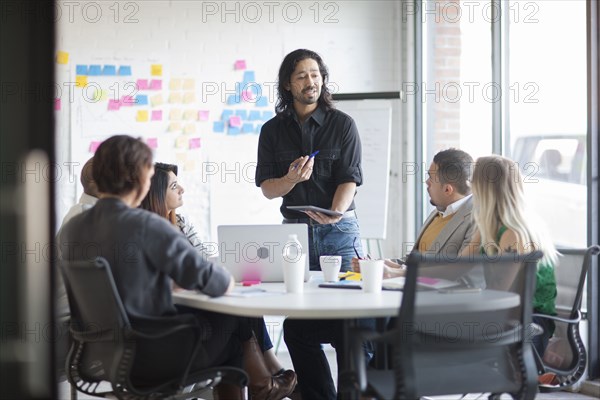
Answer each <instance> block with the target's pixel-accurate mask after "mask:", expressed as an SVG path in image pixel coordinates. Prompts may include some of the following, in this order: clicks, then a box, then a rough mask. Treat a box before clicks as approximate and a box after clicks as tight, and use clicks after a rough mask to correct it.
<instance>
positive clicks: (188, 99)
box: [183, 92, 196, 104]
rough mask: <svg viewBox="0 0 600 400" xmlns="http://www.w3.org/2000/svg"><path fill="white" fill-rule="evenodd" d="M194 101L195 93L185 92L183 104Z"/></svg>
mask: <svg viewBox="0 0 600 400" xmlns="http://www.w3.org/2000/svg"><path fill="white" fill-rule="evenodd" d="M195 101H196V93H194V92H186V93H185V94H184V95H183V102H184V103H185V104H190V103H193V102H195Z"/></svg>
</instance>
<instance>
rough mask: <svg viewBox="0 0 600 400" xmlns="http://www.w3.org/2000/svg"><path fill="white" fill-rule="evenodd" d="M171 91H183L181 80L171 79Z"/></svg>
mask: <svg viewBox="0 0 600 400" xmlns="http://www.w3.org/2000/svg"><path fill="white" fill-rule="evenodd" d="M169 90H181V79H171V80H170V81H169Z"/></svg>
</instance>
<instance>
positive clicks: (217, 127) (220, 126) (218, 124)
mask: <svg viewBox="0 0 600 400" xmlns="http://www.w3.org/2000/svg"><path fill="white" fill-rule="evenodd" d="M224 131H225V123H224V122H223V121H215V122H213V132H218V133H223V132H224Z"/></svg>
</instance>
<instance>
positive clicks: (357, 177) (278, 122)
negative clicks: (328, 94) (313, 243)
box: [255, 107, 362, 218]
mask: <svg viewBox="0 0 600 400" xmlns="http://www.w3.org/2000/svg"><path fill="white" fill-rule="evenodd" d="M316 150H319V154H317V155H316V156H315V164H314V169H313V172H312V175H311V177H310V179H309V180H307V181H305V182H301V183H298V184H297V185H296V186H294V188H293V189H292V190H291V191H290V192H289V193H288V194H286V195H285V196H283V202H282V204H281V214H282V215H283V216H284V217H285V218H306V214H304V213H301V212H297V211H292V210H288V209H287V208H286V207H287V206H298V205H312V206H317V207H322V208H327V209H330V208H331V205H332V203H333V196H334V194H335V191H336V189H337V187H338V185H340V184H342V183H347V182H355V183H356V185H357V186H360V185H361V184H362V170H361V166H360V163H361V154H362V150H361V145H360V138H359V136H358V130H357V129H356V124H355V123H354V120H353V119H352V118H351V117H350V116H348V115H347V114H345V113H343V112H341V111H339V110H330V111H325V110H324V109H322V108H321V107H319V108H317V109H316V110H315V111H314V112H313V113H312V114H311V116H310V117H309V118H308V119H307V120H306V121H305V122H304V124H302V125H300V123H299V122H298V118H297V117H296V114H295V113H292V114H291V115H287V116H279V115H278V116H275V117H274V118H272V119H271V120H269V121H267V122H266V123H265V124H264V125H263V127H262V129H261V132H260V139H259V142H258V165H257V168H256V179H255V182H256V186H259V187H260V185H261V183H263V182H264V181H265V180H267V179H273V178H281V177H282V176H284V175H285V174H287V172H288V169H289V167H290V164H291V163H292V162H293V161H294V160H295V159H297V158H298V157H301V156H305V155H308V154H311V153H312V152H314V151H316ZM353 209H354V201H352V204H351V205H350V207H349V208H348V210H353Z"/></svg>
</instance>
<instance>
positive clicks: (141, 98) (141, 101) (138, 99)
mask: <svg viewBox="0 0 600 400" xmlns="http://www.w3.org/2000/svg"><path fill="white" fill-rule="evenodd" d="M135 104H136V105H138V106H147V105H148V96H146V95H145V94H138V95H137V96H135Z"/></svg>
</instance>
